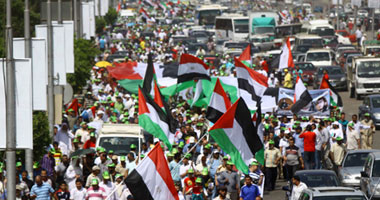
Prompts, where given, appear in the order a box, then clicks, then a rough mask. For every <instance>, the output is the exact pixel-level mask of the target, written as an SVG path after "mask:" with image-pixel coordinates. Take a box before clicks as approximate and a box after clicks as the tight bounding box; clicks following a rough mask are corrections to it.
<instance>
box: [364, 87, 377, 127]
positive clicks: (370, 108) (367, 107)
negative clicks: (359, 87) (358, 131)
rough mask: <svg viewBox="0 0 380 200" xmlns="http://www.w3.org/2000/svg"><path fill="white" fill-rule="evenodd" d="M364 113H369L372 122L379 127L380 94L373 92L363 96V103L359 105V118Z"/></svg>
mask: <svg viewBox="0 0 380 200" xmlns="http://www.w3.org/2000/svg"><path fill="white" fill-rule="evenodd" d="M365 113H369V114H370V115H371V119H372V120H373V123H374V124H375V125H376V126H377V127H380V95H379V94H373V95H368V96H365V97H364V99H363V104H362V105H360V106H359V118H360V119H362V117H363V116H364V114H365Z"/></svg>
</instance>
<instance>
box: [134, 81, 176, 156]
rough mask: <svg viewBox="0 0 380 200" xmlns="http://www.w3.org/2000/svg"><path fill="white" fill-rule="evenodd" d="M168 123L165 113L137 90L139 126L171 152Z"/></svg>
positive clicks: (143, 93) (141, 91) (142, 92)
mask: <svg viewBox="0 0 380 200" xmlns="http://www.w3.org/2000/svg"><path fill="white" fill-rule="evenodd" d="M169 124H170V122H169V119H168V116H167V115H166V113H165V112H164V111H163V110H162V109H161V108H160V107H159V106H158V105H157V104H156V103H155V102H154V100H153V99H152V98H150V97H149V96H148V95H147V94H146V93H145V92H144V91H143V90H141V88H139V125H140V126H141V127H142V128H143V129H144V130H145V131H147V132H148V133H150V134H152V135H153V136H154V137H156V138H158V139H160V140H161V141H163V142H164V143H165V145H166V146H167V147H168V148H169V149H170V150H171V148H172V145H171V143H170V142H169V138H170V137H171V134H172V133H171V132H170V126H169Z"/></svg>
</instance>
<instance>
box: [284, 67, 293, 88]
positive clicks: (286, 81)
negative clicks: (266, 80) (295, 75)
mask: <svg viewBox="0 0 380 200" xmlns="http://www.w3.org/2000/svg"><path fill="white" fill-rule="evenodd" d="M284 72H285V77H284V83H283V85H284V87H285V88H289V89H291V88H293V81H292V75H291V74H290V73H289V72H288V69H287V68H285V69H284Z"/></svg>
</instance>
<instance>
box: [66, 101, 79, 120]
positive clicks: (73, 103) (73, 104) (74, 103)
mask: <svg viewBox="0 0 380 200" xmlns="http://www.w3.org/2000/svg"><path fill="white" fill-rule="evenodd" d="M81 106H82V105H81V104H79V102H78V99H77V98H74V99H73V100H72V101H71V103H70V104H69V105H67V109H66V113H67V112H68V111H69V110H70V109H73V110H74V113H75V116H76V115H77V114H78V110H79V107H81Z"/></svg>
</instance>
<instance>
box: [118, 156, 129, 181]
mask: <svg viewBox="0 0 380 200" xmlns="http://www.w3.org/2000/svg"><path fill="white" fill-rule="evenodd" d="M125 159H126V158H125V156H120V163H119V164H117V165H116V168H115V171H116V172H117V173H119V174H121V175H123V176H124V177H126V172H127V169H126V167H127V165H126V162H125Z"/></svg>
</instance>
